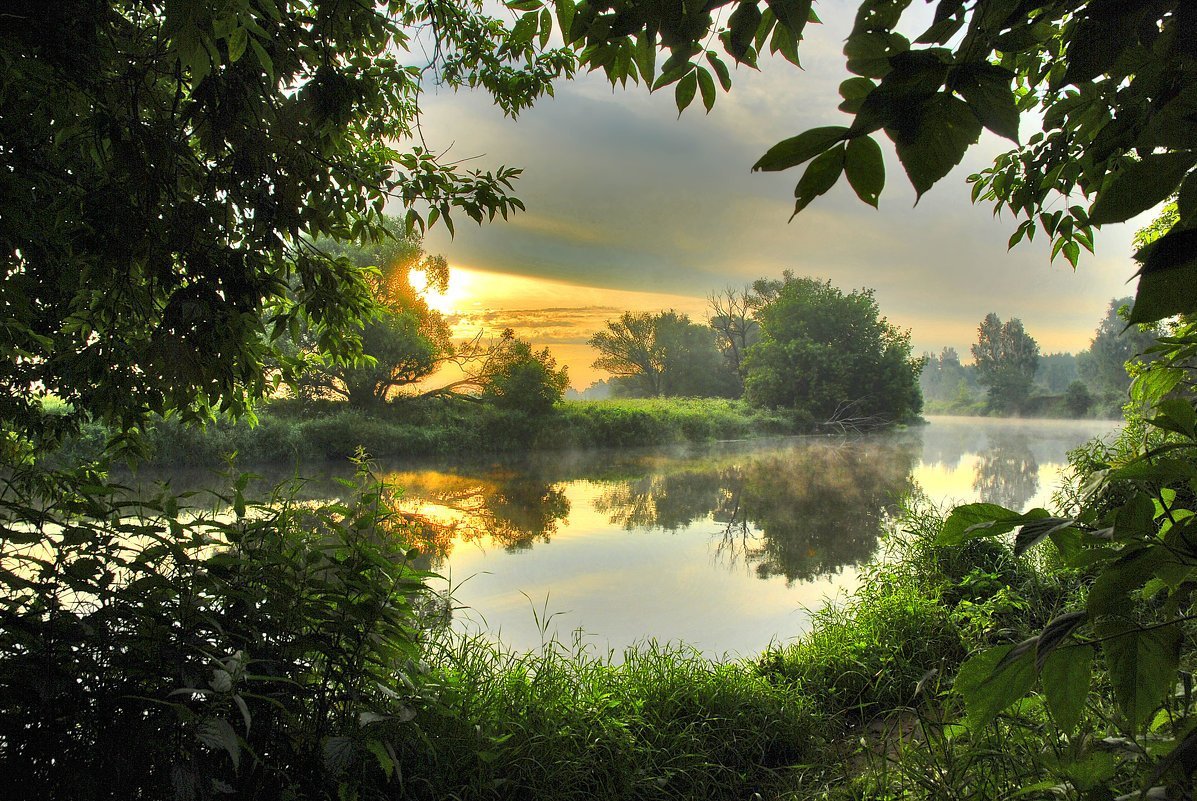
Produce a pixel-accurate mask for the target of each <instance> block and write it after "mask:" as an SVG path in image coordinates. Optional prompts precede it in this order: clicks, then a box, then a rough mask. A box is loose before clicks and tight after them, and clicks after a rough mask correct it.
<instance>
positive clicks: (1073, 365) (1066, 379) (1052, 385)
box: [1035, 353, 1079, 394]
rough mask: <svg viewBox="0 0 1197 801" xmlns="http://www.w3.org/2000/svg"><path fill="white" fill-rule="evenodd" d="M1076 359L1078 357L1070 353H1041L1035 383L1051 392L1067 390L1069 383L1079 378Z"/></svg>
mask: <svg viewBox="0 0 1197 801" xmlns="http://www.w3.org/2000/svg"><path fill="white" fill-rule="evenodd" d="M1078 361H1079V357H1078V356H1076V355H1074V354H1071V353H1045V354H1041V355H1040V356H1039V366H1038V367H1037V368H1036V369H1035V384H1036V385H1037V386H1039V387H1042V388H1043V390H1044V391H1046V392H1049V393H1051V394H1060V393H1062V392H1067V391H1068V387H1069V385H1070V384H1072V382H1074V381H1077V380H1078V379H1079V373H1078V370H1077V364H1078Z"/></svg>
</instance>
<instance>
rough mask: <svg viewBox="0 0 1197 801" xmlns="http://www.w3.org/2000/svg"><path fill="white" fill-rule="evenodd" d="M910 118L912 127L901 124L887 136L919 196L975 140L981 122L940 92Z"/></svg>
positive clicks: (953, 98) (932, 184)
mask: <svg viewBox="0 0 1197 801" xmlns="http://www.w3.org/2000/svg"><path fill="white" fill-rule="evenodd" d="M914 119H915V122H914V124H913V125H912V126H910V127H906V126H905V125H904V127H903V128H902V129H901V130H899V131H897V132H896V136H895V134H892V133H891V134H890V136H891V138H893V139H894V145H895V146H896V148H897V151H898V160H899V161H901V162H902V166H903V167H904V168H905V169H906V175H907V176H908V177H909V178H910V183H911V184H912V185H913V186H914V189H915V192H916V193H917V194H918V197H922V196H923V194H924V193H925V192H926V191H927V190H928V189H930V188H931V187H932V186H934V185H935V182H936V181H938V180H939V179H940V178H943V177H944V176H945V175H947V174H948V173H949V172H951V171H952V168H953V167H955V166H956V165H957V164H959V163H960V160H961V159H962V158H964V152H965V151H966V150H968V148H969V147H970V146H971V145H973V144H975V143H976V141H977V139H978V138H979V137H980V136H981V123H980V122H979V121H978V120H977V117H976V115H975V114H973V112H972V111H971V110H970V109H969V107H968V104H967V103H965V102H964V101H963V100H960V99H959V98H955V97H952V96H951V95H947V94H943V93H940V94H937V95H935V96H934V97H932V98H931V99H930V100H929V101H927V102H926V103H925V104H924V105H923V107H922V108H921V110H920V112H919V113H918V114H917V115H915V118H914ZM915 202H916V203H917V202H918V201H917V200H916V201H915Z"/></svg>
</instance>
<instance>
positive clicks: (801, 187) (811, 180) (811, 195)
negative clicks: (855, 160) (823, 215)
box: [790, 145, 844, 219]
mask: <svg viewBox="0 0 1197 801" xmlns="http://www.w3.org/2000/svg"><path fill="white" fill-rule="evenodd" d="M843 171H844V146H843V145H837V146H836V147H833V148H832V149H831V150H828V151H827V152H825V153H823V154H822V155H820V156H817V157H816V158H815V160H814V161H812V162H811V163H810V165H809V166H808V167H807V168H806V172H804V173H803V174H802V178H800V179H799V180H798V185H797V186H796V187H794V198H795V200H794V214H797V213H798V212H800V211H802V210H803V209H804V208H806V207H807V206H808V205H809V204H810V202H811V201H812V200H814V199H815V198H817V197H818V196H819V195H823V194H826V193H827V191H828V190H829V189H831V187H833V186H835V182H836V181H838V180H839V179H840V173H842V172H843ZM790 219H793V215H791V216H790Z"/></svg>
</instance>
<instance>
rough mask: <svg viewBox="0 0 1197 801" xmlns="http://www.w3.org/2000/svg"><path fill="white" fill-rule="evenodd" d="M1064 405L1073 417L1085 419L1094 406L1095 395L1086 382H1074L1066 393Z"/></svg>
mask: <svg viewBox="0 0 1197 801" xmlns="http://www.w3.org/2000/svg"><path fill="white" fill-rule="evenodd" d="M1064 404H1065V406H1067V407H1068V411H1069V412H1071V413H1072V416H1073V417H1084V416H1085V415H1086V414H1088V412H1089V409H1090V408H1091V407H1092V406H1093V395H1092V394H1091V393H1090V392H1089V387H1087V386H1085V382H1084V381H1080V380H1077V381H1073V382H1072V383H1071V384H1069V385H1068V389H1067V390H1066V391H1065V392H1064Z"/></svg>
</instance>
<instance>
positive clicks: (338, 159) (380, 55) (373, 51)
mask: <svg viewBox="0 0 1197 801" xmlns="http://www.w3.org/2000/svg"><path fill="white" fill-rule="evenodd" d="M527 33H528V31H527V26H520V25H516V26H514V27H513V28H510V29H509V28H508V27H506V26H505V25H503V24H502V23H501V22H499V21H498V20H496V19H493V18H492V17H490V16H488V15H487V14H485V13H483V11H482V6H481V3H480V2H476V1H475V0H450V2H446V3H435V4H422V3H421V4H408V3H403V2H397V1H396V2H385V3H381V4H374V3H311V2H307V0H234V2H230V3H219V4H213V3H207V2H201V1H200V0H177V2H175V1H173V0H172V2H165V0H105V1H102V2H91V0H67V1H66V2H61V3H50V4H38V6H37V9H36V11H34V10H33V6H29V8H28V10H26V11H24V12H22V11H21V10H20V9H16V10H12V9H10V10H9V12H8V13H5V14H4V15H2V16H0V54H2V55H0V107H2V108H3V109H4V113H3V114H2V115H0V276H2V281H0V308H2V309H3V313H2V314H0V416H2V417H3V419H4V420H6V421H10V422H11V423H12V424H13V425H14V426H15V427H16V428H18V429H20V430H23V431H26V432H33V433H36V432H37V431H43V432H44V429H45V424H46V422H47V420H46V418H43V417H42V416H41V415H40V414H39V401H38V397H39V396H40V395H41V394H43V393H50V394H53V395H56V396H58V397H59V398H61V399H63V400H65V401H67V402H68V403H69V404H71V405H72V407H73V408H74V409H75V410H76V416H77V417H78V416H81V415H83V414H91V415H94V416H97V417H100V418H104V419H107V420H109V421H112V422H115V423H117V424H119V425H121V426H129V427H132V426H136V425H137V424H139V423H140V421H142V420H143V419H144V418H145V415H146V414H148V413H151V412H157V413H169V412H178V413H180V414H182V415H183V416H185V417H188V418H192V419H203V418H206V417H209V416H210V415H211V414H212V413H213V412H215V411H218V410H219V411H224V412H228V413H231V414H239V413H244V412H246V411H248V409H249V407H250V404H251V402H252V400H253V398H255V397H258V396H260V395H261V394H263V392H264V391H265V390H266V389H267V387H268V374H267V371H266V369H265V365H266V364H267V363H269V362H270V361H271V360H270V358H268V357H271V356H277V357H280V358H281V357H283V356H285V354H277V353H274V351H275V348H274V345H273V343H275V342H277V341H278V338H279V337H280V336H281V335H282V334H283V333H284V332H288V331H290V332H291V333H292V334H295V333H296V332H297V331H298V329H299V328H300V327H301V326H302V325H307V326H310V327H311V328H313V329H314V330H315V331H316V332H318V334H317V336H318V337H319V339H320V342H321V344H322V346H324V347H326V348H327V349H329V350H330V351H332V353H333V355H334V356H337V357H341V358H348V359H351V358H353V357H354V356H355V355H356V354H357V353H358V352H359V351H360V330H359V322H360V320H361V319H362V318H363V317H364V316H365V315H366V314H367V312H368V310H369V309H370V306H371V297H370V294H371V293H370V291H369V287H368V285H367V282H366V280H365V279H364V275H363V271H362V269H361V268H360V267H359V266H358V265H356V264H354V263H353V262H352V260H350V259H347V258H344V257H339V256H337V255H334V254H331V253H328V252H325V251H322V250H321V249H320V248H318V247H316V246H315V245H313V244H312V243H313V242H315V241H317V240H320V239H322V238H325V237H329V238H335V239H357V240H361V241H367V242H369V241H379V240H381V239H383V238H385V237H386V236H388V234H387V232H386V231H385V227H384V225H383V218H382V211H383V208H384V206H385V205H386V204H387V203H388V202H391V203H394V204H397V205H398V206H400V207H401V208H402V209H404V210H405V223H406V225H407V227H408V228H409V229H415V230H419V229H420V228H422V226H423V225H424V224H425V222H435V221H437V220H443V221H444V222H445V224H446V225H447V226H449V227H450V228H452V221H451V218H450V215H451V214H453V213H464V214H465V215H467V216H469V217H471V218H472V219H474V220H477V221H482V220H484V219H487V218H493V217H494V216H495V215H497V214H498V215H503V216H506V215H507V214H508V213H509V212H510V211H512V210H513V209H519V208H522V206H521V204H520V203H519V201H518V200H517V199H516V198H514V197H512V196H511V195H510V194H509V190H510V187H511V185H512V181H513V180H514V179H515V178H516V176H517V175H518V172H519V171H518V170H515V169H509V168H500V169H498V170H497V171H494V172H483V171H480V170H466V169H464V168H462V167H461V166H460V165H458V164H455V163H452V162H450V161H447V160H445V159H444V158H442V157H441V156H439V155H438V154H436V153H434V152H432V151H430V150H429V149H428V148H427V147H426V146H425V145H424V144H423V140H422V139H421V138H420V137H419V135H418V128H417V125H418V121H419V114H420V93H421V88H422V86H423V84H424V83H425V82H426V79H427V78H428V77H429V76H432V75H435V76H438V77H439V78H440V79H441V80H442V81H444V82H446V83H447V84H448V85H450V86H453V87H457V86H467V85H468V86H479V87H483V88H484V89H485V90H486V91H488V92H489V93H490V94H491V95H492V96H493V98H494V100H495V102H496V103H497V104H498V105H499V107H500V108H502V109H503V110H504V111H505V112H507V113H509V114H515V113H516V112H518V111H519V110H521V109H523V108H525V107H526V106H528V105H529V104H530V103H531V102H532V101H533V99H535V98H536V97H537V96H539V95H540V94H542V93H543V92H545V91H546V90H548V89H549V86H550V82H551V80H552V79H553V78H554V77H556V76H559V75H568V74H570V73H571V72H572V69H573V64H574V61H575V59H574V57H573V55H572V54H569V53H567V52H563V51H561V50H553V49H549V50H544V49H542V48H543V44H544V43H543V42H538V41H535V40H533V38H532V37H530V36H528V35H527ZM422 53H431V54H432V56H431V58H430V60H429V61H428V62H427V63H426V64H424V65H422V66H419V65H418V59H419V58H420V56H419V54H422ZM416 204H419V207H420V208H423V209H427V218H424V217H422V216H421V215H420V213H419V212H418V211H417V209H416V208H415V206H416ZM281 363H282V364H283V366H284V370H283V371H282V372H281V374H280V375H281V377H283V378H286V377H288V371H287V369H286V367H287V364H288V363H287V361H286V359H285V358H282V362H281ZM65 421H66V422H67V423H68V424H69V423H70V422H72V420H71V418H66V420H65Z"/></svg>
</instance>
